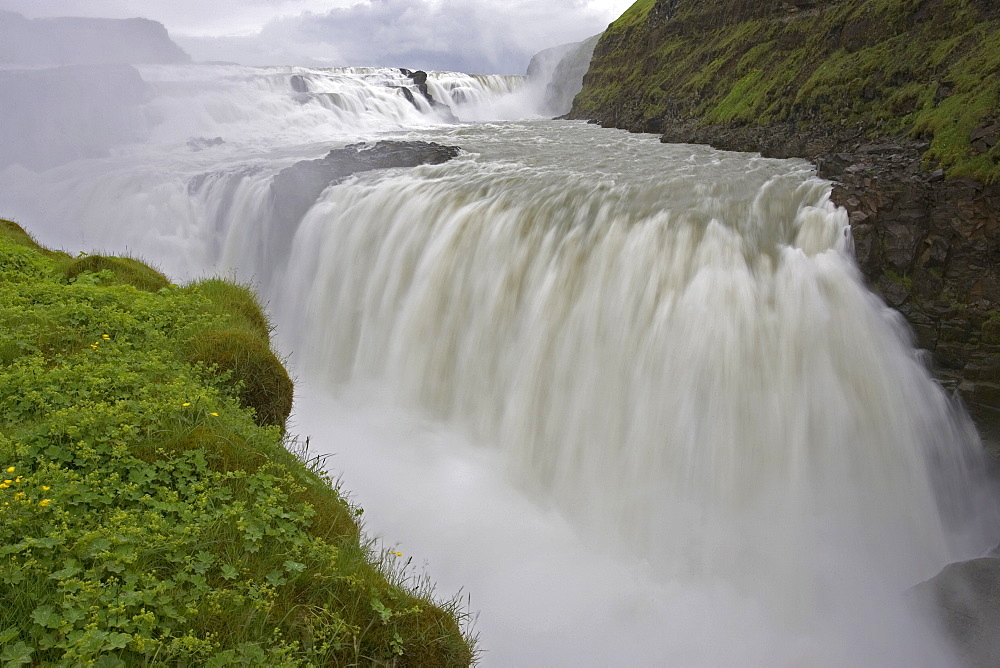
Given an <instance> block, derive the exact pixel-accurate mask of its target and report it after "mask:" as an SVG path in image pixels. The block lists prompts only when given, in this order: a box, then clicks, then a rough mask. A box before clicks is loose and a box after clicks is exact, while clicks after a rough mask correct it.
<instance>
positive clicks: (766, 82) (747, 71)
mask: <svg viewBox="0 0 1000 668" xmlns="http://www.w3.org/2000/svg"><path fill="white" fill-rule="evenodd" d="M998 72H1000V5H998V4H997V3H995V2H990V1H987V0H829V1H828V2H817V1H816V0H784V1H776V0H766V1H763V2H750V1H749V0H639V1H638V2H636V3H635V4H634V5H633V6H632V7H631V8H630V9H629V10H628V11H627V12H625V14H624V15H622V17H621V18H619V19H618V20H617V21H616V22H615V23H613V24H611V26H609V28H608V30H607V31H606V32H605V33H604V35H603V36H602V38H601V41H600V43H599V44H598V46H597V49H596V50H595V53H594V58H593V60H592V61H591V66H590V70H589V71H588V73H587V75H586V77H585V78H584V88H583V90H582V92H581V93H580V94H579V95H578V96H577V98H576V100H575V101H574V106H573V111H572V112H571V117H574V118H585V119H591V120H595V121H597V122H600V123H601V124H602V125H605V126H611V127H618V128H624V129H628V130H631V131H634V132H655V133H658V134H661V135H662V137H663V140H664V141H669V142H690V143H702V144H710V145H712V146H715V147H717V148H721V149H727V150H741V151H759V152H761V153H762V154H764V155H766V156H769V157H804V158H808V159H812V160H813V161H815V162H816V163H817V164H818V165H819V172H820V175H821V176H824V177H826V178H829V179H831V180H834V181H835V182H837V186H836V187H835V189H834V201H835V202H837V203H838V204H841V205H843V206H845V207H846V208H847V209H848V211H849V213H850V215H851V224H852V228H853V231H854V236H855V240H856V249H857V257H858V263H859V265H860V267H861V269H862V270H863V272H864V273H865V276H866V278H867V279H868V281H869V282H870V283H871V285H872V286H873V287H874V288H875V290H876V291H877V292H879V293H880V294H881V295H882V296H883V297H885V298H886V300H887V301H888V302H889V303H890V304H892V305H893V306H894V307H896V308H897V309H899V310H900V311H901V312H902V313H903V314H904V315H905V316H906V317H907V319H908V320H909V322H910V323H911V325H912V326H913V327H914V331H915V333H916V335H917V338H918V343H919V344H920V345H921V346H922V347H924V348H927V349H928V350H930V351H931V352H932V353H933V358H934V361H935V363H936V366H937V368H938V371H939V372H940V374H941V377H942V378H943V379H948V380H952V381H954V383H955V385H956V386H957V387H958V388H959V389H960V390H961V391H962V393H963V396H964V397H965V398H966V399H967V400H968V401H970V402H971V403H973V404H976V405H978V406H980V407H984V408H987V409H1000V273H998V271H1000V215H998V213H997V212H998V211H1000V146H998V135H1000V75H998Z"/></svg>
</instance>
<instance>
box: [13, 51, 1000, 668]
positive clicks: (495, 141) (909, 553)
mask: <svg viewBox="0 0 1000 668" xmlns="http://www.w3.org/2000/svg"><path fill="white" fill-rule="evenodd" d="M143 74H144V77H145V78H146V79H147V80H149V81H151V82H152V83H151V85H152V86H153V88H154V89H155V90H156V94H155V96H154V97H153V98H152V99H151V101H150V102H148V103H147V104H146V106H145V107H144V108H143V111H144V113H145V114H146V115H147V116H148V117H149V118H151V119H153V120H152V122H151V125H150V129H149V136H150V140H149V142H148V143H145V144H137V145H134V146H128V147H124V148H121V149H120V150H118V152H117V153H116V155H114V156H113V157H112V158H108V159H97V160H90V161H77V162H73V163H69V164H66V165H64V166H61V167H57V168H54V169H51V170H49V171H45V172H41V173H35V172H30V171H28V170H25V169H23V168H20V167H17V166H14V167H10V168H8V169H7V170H6V171H5V172H3V178H2V179H0V214H3V215H9V216H14V217H17V218H19V219H20V220H21V221H22V222H24V223H25V224H26V225H27V226H28V227H29V228H30V229H32V230H33V231H37V232H38V233H39V236H40V237H41V238H42V241H43V242H46V243H49V244H52V245H58V246H65V247H69V248H71V249H74V250H75V249H82V248H87V249H90V248H99V249H100V248H107V249H113V250H116V251H121V250H122V249H123V247H127V249H128V250H129V251H131V252H134V253H137V254H139V255H141V256H143V257H145V258H147V259H149V260H151V261H153V262H156V263H159V264H160V265H162V267H163V268H164V269H165V270H166V271H168V272H170V273H172V274H173V275H175V276H178V277H192V276H196V275H201V274H203V273H206V272H207V273H212V272H215V273H227V272H235V273H236V275H237V276H239V277H241V278H243V279H245V280H253V281H255V282H256V283H257V284H258V286H259V288H260V290H261V291H262V293H263V295H264V296H265V298H266V299H267V300H269V302H270V308H271V310H272V312H273V314H274V315H275V316H276V319H277V320H276V322H277V330H278V336H279V340H280V342H281V346H282V349H283V350H284V351H286V352H287V353H288V354H289V355H290V362H291V366H292V367H293V369H294V370H295V371H296V372H297V373H298V375H299V376H300V378H301V379H302V381H303V384H302V385H301V386H300V387H301V388H304V389H301V390H300V394H299V397H298V409H297V424H293V425H292V427H291V429H292V431H302V432H304V433H309V434H311V436H312V442H313V444H314V445H315V446H317V447H319V448H321V449H324V450H327V451H329V452H333V453H336V456H335V457H334V458H333V459H332V460H331V462H332V465H333V467H334V469H335V470H336V471H338V472H340V471H342V472H343V479H344V483H345V486H346V488H347V489H350V490H353V491H354V492H356V494H357V500H358V502H359V503H360V504H361V505H363V506H365V507H366V508H367V509H368V512H367V514H366V517H368V518H369V522H370V525H369V527H370V528H371V529H373V530H375V531H378V532H379V533H381V534H383V535H384V536H385V537H386V539H387V540H389V541H392V542H393V543H394V544H396V541H398V545H399V549H400V550H401V551H403V552H404V553H406V554H408V555H412V556H414V557H415V559H416V560H417V562H418V563H423V562H425V561H426V567H427V569H428V571H429V573H430V575H431V577H432V578H433V579H435V580H437V581H438V582H440V583H441V589H442V592H443V593H451V592H454V591H456V590H457V589H458V588H459V587H464V590H465V591H466V592H468V594H469V595H470V597H471V605H472V607H473V608H474V609H479V610H482V616H481V618H480V630H481V632H482V636H483V640H482V643H483V649H484V650H485V652H486V654H485V656H484V663H485V664H486V665H497V666H504V665H637V664H642V665H650V664H664V665H685V666H713V665H736V664H739V665H801V664H807V665H819V666H842V665H928V666H930V665H942V663H947V662H948V658H947V657H946V655H945V654H944V652H945V650H944V649H942V648H941V647H940V646H939V645H938V644H937V643H936V642H935V641H934V640H933V639H931V638H930V637H929V636H928V635H927V632H926V630H925V629H924V628H923V626H922V625H921V622H920V620H917V619H914V618H912V617H911V616H910V614H909V613H908V612H907V611H906V609H905V608H904V607H903V605H902V603H901V600H900V594H901V592H903V591H904V590H905V589H906V588H907V587H909V586H911V585H913V584H915V583H916V582H919V581H920V580H922V579H926V578H927V577H930V576H931V575H933V574H934V573H935V572H936V571H937V570H938V569H939V568H940V567H941V566H942V565H943V564H945V563H947V562H948V561H949V560H952V559H956V558H960V557H963V556H967V555H970V554H975V553H976V552H977V551H978V550H981V549H983V548H984V547H986V545H985V543H987V542H988V541H989V538H990V536H988V535H987V533H986V528H985V527H986V526H987V525H989V523H991V522H993V521H994V517H993V516H991V515H990V514H989V513H988V512H987V513H982V512H979V511H980V510H982V509H984V508H987V509H988V508H989V507H991V506H990V505H989V503H988V502H987V501H986V500H985V499H984V498H983V497H982V496H981V488H980V487H979V483H980V482H981V480H980V479H981V474H982V466H981V462H980V461H979V459H978V451H977V446H978V443H977V437H976V435H975V431H974V429H973V428H972V426H971V424H970V422H969V420H968V418H967V416H966V415H965V414H964V413H963V412H962V410H961V409H960V408H959V407H957V406H955V405H954V404H953V403H952V402H951V400H950V399H949V397H948V396H947V395H946V394H945V393H944V392H943V391H942V390H941V389H940V388H939V387H938V386H937V384H936V383H935V382H934V381H933V380H932V379H931V378H930V376H929V375H928V373H927V371H926V370H925V369H924V367H923V365H922V364H921V362H920V360H919V356H918V354H917V353H916V351H914V350H913V348H912V346H911V343H910V339H909V335H908V333H907V331H906V329H905V325H904V324H903V323H902V321H901V320H900V318H899V317H898V315H897V314H896V313H895V312H893V311H891V310H890V309H887V308H886V307H885V306H884V305H883V304H882V303H881V302H880V301H879V300H878V299H877V298H875V297H874V296H872V295H871V294H870V293H869V292H868V291H867V290H866V288H865V287H864V285H863V283H862V281H861V279H860V276H859V274H858V272H857V270H856V268H855V266H854V264H853V262H852V258H851V244H850V238H849V235H848V233H847V221H846V217H845V214H844V213H843V212H842V211H839V210H837V209H836V208H834V207H833V206H832V205H830V204H829V202H828V201H827V198H828V195H829V186H828V184H826V183H824V182H822V181H820V180H818V179H816V178H815V177H814V176H813V172H812V170H811V168H810V167H809V166H808V165H807V164H806V163H805V162H803V161H797V160H784V161H779V160H765V159H761V158H758V157H754V156H752V155H749V154H734V153H721V152H718V151H714V150H711V149H708V148H705V147H695V146H683V145H663V144H659V143H658V142H657V141H656V140H655V138H652V137H646V136H636V135H629V134H626V133H623V132H617V131H609V130H602V129H599V128H595V127H593V126H588V125H586V124H582V123H564V122H563V123H560V122H552V121H543V120H528V121H506V122H480V123H477V124H458V125H452V124H445V123H443V121H442V119H441V118H439V117H436V116H434V113H433V111H432V110H431V109H430V108H429V107H428V109H421V108H418V107H419V105H417V106H414V105H412V104H411V103H410V102H408V101H407V100H406V99H405V98H404V97H403V96H401V95H398V94H397V93H395V92H392V86H395V85H397V83H398V80H399V78H400V77H401V75H399V74H398V73H397V72H395V71H391V70H371V71H368V70H363V71H362V70H358V71H348V70H343V71H306V70H301V69H298V68H296V69H294V70H289V69H263V70H246V69H243V68H219V69H218V70H215V71H212V72H209V74H206V72H205V70H197V69H190V70H189V69H185V68H147V69H145V70H143ZM292 75H298V76H302V77H304V78H305V80H307V81H308V84H309V90H310V91H311V92H310V93H309V95H308V96H307V98H303V97H302V95H303V93H301V92H296V91H293V90H291V89H290V87H289V86H288V80H289V77H290V76H292ZM464 76H465V75H444V74H441V75H436V76H434V77H432V79H433V80H435V82H436V83H435V86H437V88H435V87H434V86H432V87H431V88H432V90H435V91H439V92H436V93H435V95H436V96H437V95H441V96H444V95H445V94H448V95H451V93H449V92H448V91H455V90H458V86H457V84H455V81H458V80H461V81H462V82H463V85H466V84H468V85H469V86H474V87H475V88H474V90H475V91H477V93H476V95H472V94H471V93H470V94H463V96H462V101H461V102H459V101H457V100H456V99H455V98H454V97H452V98H449V99H451V101H452V103H453V109H454V110H455V111H456V113H457V115H458V116H459V118H462V110H463V106H462V105H463V104H467V105H470V106H468V107H466V110H469V111H470V116H469V118H482V117H483V116H482V115H483V113H485V112H484V111H483V110H484V109H485V108H487V107H488V105H489V104H490V103H491V102H490V101H491V100H492V101H493V102H492V103H493V104H497V105H504V104H506V105H513V104H514V103H513V102H511V98H510V97H509V95H515V96H516V95H518V93H517V92H516V91H515V92H511V91H512V90H513V89H514V88H516V86H514V84H512V83H510V82H502V81H496V82H486V83H483V82H482V81H480V80H477V79H473V78H471V77H467V78H466V79H462V77H464ZM375 79H377V80H378V81H380V82H381V83H378V85H377V86H376V85H375V84H373V80H375ZM382 79H385V81H382ZM449 82H450V83H449ZM476 82H479V83H476ZM453 84H454V85H453ZM372 86H374V87H372ZM449 86H451V87H450V88H449ZM500 95H508V97H504V98H499V97H498V96H500ZM501 99H502V100H504V101H500V100H501ZM471 105H474V107H473V106H471ZM510 108H513V107H510ZM473 109H475V112H474V113H473V112H472V110H473ZM190 136H206V137H215V136H218V137H220V138H221V139H222V143H220V144H217V145H211V146H210V147H207V148H203V147H202V145H196V146H195V148H199V149H202V148H203V150H193V148H192V147H191V146H189V145H188V144H187V143H186V141H185V140H186V139H188V138H189V137H190ZM330 137H334V139H332V140H331V139H330ZM390 137H391V138H404V139H405V138H408V139H424V140H433V141H438V142H441V143H445V144H452V145H457V146H460V147H462V148H463V149H464V151H465V153H464V154H463V155H462V156H460V157H459V158H457V159H455V160H453V161H451V162H448V163H446V164H443V165H435V166H422V167H418V168H415V169H411V170H383V171H378V172H370V173H363V174H358V175H355V176H353V177H351V178H349V179H347V180H346V181H344V182H342V183H339V184H337V185H334V186H332V187H330V188H328V189H327V190H326V191H324V192H323V193H322V194H321V195H320V197H319V199H318V200H317V201H316V202H314V203H307V204H309V206H308V207H306V208H307V213H306V214H305V216H304V217H303V218H302V219H301V220H294V221H282V222H281V225H280V226H276V224H275V221H274V220H272V219H270V218H269V217H268V215H267V212H268V211H269V201H270V200H269V198H270V197H272V193H271V190H270V186H271V183H272V179H273V177H274V175H275V174H276V173H277V172H278V171H280V170H281V169H282V168H284V167H287V166H289V165H290V164H292V163H294V162H296V161H298V160H302V159H311V158H316V157H319V156H321V155H323V154H325V153H326V151H328V150H329V149H330V148H332V147H335V146H342V145H344V144H346V143H349V142H351V141H357V140H358V139H369V140H373V139H379V138H390ZM984 516H985V517H984ZM990 526H991V525H990Z"/></svg>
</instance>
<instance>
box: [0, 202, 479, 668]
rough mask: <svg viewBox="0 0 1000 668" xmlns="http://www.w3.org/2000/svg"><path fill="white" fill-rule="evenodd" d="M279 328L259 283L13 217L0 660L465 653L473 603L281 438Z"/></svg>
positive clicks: (5, 291) (270, 659)
mask: <svg viewBox="0 0 1000 668" xmlns="http://www.w3.org/2000/svg"><path fill="white" fill-rule="evenodd" d="M269 334H270V326H269V323H268V321H267V319H266V317H265V316H264V314H263V312H262V311H261V308H260V306H259V305H258V303H257V301H256V299H255V297H254V295H253V293H252V292H251V291H249V290H248V289H246V288H244V287H241V286H238V285H235V284H232V283H229V282H227V281H221V280H207V281H200V282H196V283H193V284H191V285H187V286H183V287H178V286H175V285H171V284H170V283H169V281H168V280H167V279H166V278H165V277H164V276H163V275H162V274H160V273H159V272H157V271H155V270H154V269H152V268H150V267H148V266H146V265H145V264H143V263H141V262H138V261H136V260H133V259H129V258H114V257H105V256H81V257H78V258H73V257H70V256H68V255H66V254H64V253H61V252H54V251H50V250H47V249H45V248H42V247H40V246H39V245H38V244H37V243H35V241H34V240H33V239H32V238H31V237H30V236H29V235H28V234H27V233H25V231H24V230H23V229H22V228H20V227H19V226H17V225H16V224H14V223H12V222H10V221H0V469H2V470H0V601H2V602H3V605H0V663H3V665H5V666H8V665H9V666H18V665H67V666H69V665H73V666H76V665H96V666H126V665H127V666H139V665H202V666H225V665H268V666H299V665H301V666H307V665H309V666H349V665H386V666H389V665H392V666H467V665H469V664H470V662H471V661H472V659H473V648H472V643H471V640H470V639H469V638H468V637H467V636H466V635H464V634H463V625H462V621H463V619H462V618H463V613H462V612H461V611H459V610H458V609H457V607H456V605H454V604H453V603H445V604H442V603H440V602H435V600H434V599H433V598H432V596H431V594H430V592H429V591H428V590H427V587H426V586H424V585H421V583H420V581H414V579H413V577H412V576H411V575H406V573H405V572H404V571H403V570H402V568H400V567H399V563H401V562H397V561H396V560H399V559H401V557H400V556H399V555H396V554H392V553H389V554H385V553H379V552H378V551H377V550H375V549H374V548H373V546H372V545H371V543H369V542H367V541H366V540H365V539H364V537H363V535H362V533H361V530H360V529H359V525H358V521H357V520H358V515H359V514H360V510H359V509H356V508H355V507H354V506H352V505H351V504H350V503H349V502H348V501H346V500H345V499H344V497H343V496H342V495H341V493H340V491H339V489H338V488H337V486H336V485H334V484H333V483H332V482H331V481H330V480H329V479H328V478H327V477H326V476H325V474H324V473H323V472H322V471H321V470H319V469H318V468H317V467H316V466H310V465H309V464H307V463H305V462H304V461H303V458H302V457H300V456H296V455H295V454H293V453H292V452H290V451H289V447H286V446H294V442H292V441H290V440H289V438H288V437H287V436H286V435H285V434H284V423H285V420H286V418H287V417H288V413H289V411H290V409H291V401H292V382H291V380H290V379H289V378H288V375H287V373H286V372H285V369H284V367H283V366H282V364H281V363H280V361H279V360H278V358H277V357H275V355H274V353H273V352H272V350H271V347H270V343H269ZM292 450H294V447H292ZM300 454H301V453H300ZM403 559H405V558H403Z"/></svg>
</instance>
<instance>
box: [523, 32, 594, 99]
mask: <svg viewBox="0 0 1000 668" xmlns="http://www.w3.org/2000/svg"><path fill="white" fill-rule="evenodd" d="M600 38H601V36H600V35H594V36H593V37H589V38H587V39H585V40H584V41H582V42H574V43H572V44H562V45H560V46H555V47H552V48H551V49H546V50H544V51H541V52H539V53H536V54H535V55H534V57H532V59H531V62H530V63H529V64H528V81H529V83H530V84H533V85H538V86H544V91H543V92H542V105H543V109H542V111H543V113H547V114H551V115H553V116H561V115H562V114H565V113H567V112H568V111H569V110H570V109H571V108H572V106H573V98H575V97H576V95H577V93H579V92H580V90H581V89H582V88H583V77H584V75H585V74H586V73H587V68H588V67H589V66H590V59H591V57H592V56H593V55H594V48H595V47H596V46H597V42H598V41H599V40H600Z"/></svg>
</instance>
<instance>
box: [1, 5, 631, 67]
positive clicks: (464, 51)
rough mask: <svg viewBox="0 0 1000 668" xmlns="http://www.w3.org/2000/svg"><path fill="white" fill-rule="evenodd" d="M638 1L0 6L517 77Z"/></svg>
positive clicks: (262, 60) (335, 56) (228, 46)
mask: <svg viewBox="0 0 1000 668" xmlns="http://www.w3.org/2000/svg"><path fill="white" fill-rule="evenodd" d="M632 2H633V0H0V9H7V10H10V11H15V12H19V13H21V14H24V15H25V16H28V17H31V18H38V17H46V16H100V17H109V18H130V17H135V16H140V17H144V18H148V19H153V20H155V21H159V22H161V23H163V24H164V25H166V27H167V30H169V31H170V35H171V37H173V38H174V41H176V42H177V43H178V44H180V45H181V46H182V47H183V48H184V49H185V50H186V51H187V52H188V53H190V54H191V56H192V57H193V58H194V59H195V60H229V61H236V62H241V63H244V64H247V65H292V64H296V65H333V66H337V65H341V66H342V65H355V66H358V65H388V66H398V67H409V68H411V69H439V70H441V69H448V70H456V71H463V72H474V73H484V74H485V73H503V74H517V73H523V72H524V70H525V68H526V67H527V65H528V60H529V59H530V58H531V56H532V54H534V53H536V52H538V51H541V50H542V49H545V48H547V47H550V46H556V45H557V44H563V43H566V42H577V41H581V40H583V39H585V38H587V37H589V36H591V35H595V34H597V33H599V32H601V31H602V30H604V28H606V27H607V25H608V23H610V22H611V21H613V20H614V19H616V18H617V17H618V16H620V15H621V13H622V12H624V11H625V10H626V9H628V7H629V6H630V5H631V4H632Z"/></svg>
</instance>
